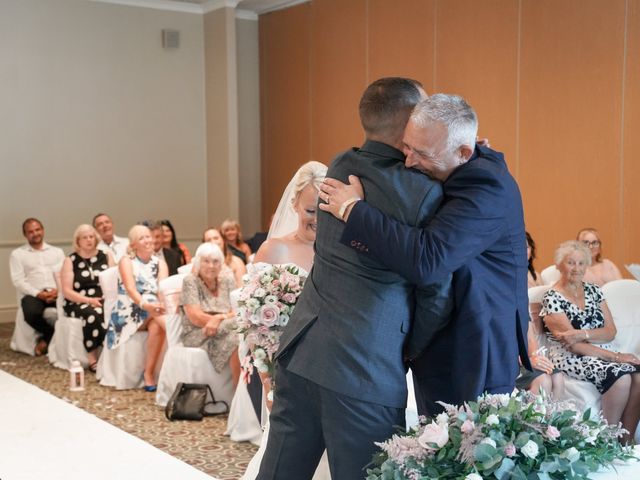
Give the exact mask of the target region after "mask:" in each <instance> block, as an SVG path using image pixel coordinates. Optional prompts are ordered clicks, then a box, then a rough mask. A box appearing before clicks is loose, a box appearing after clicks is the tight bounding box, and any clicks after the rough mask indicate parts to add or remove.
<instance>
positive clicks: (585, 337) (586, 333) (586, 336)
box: [584, 330, 589, 342]
mask: <svg viewBox="0 0 640 480" xmlns="http://www.w3.org/2000/svg"><path fill="white" fill-rule="evenodd" d="M584 339H585V340H586V341H587V342H588V341H589V330H584Z"/></svg>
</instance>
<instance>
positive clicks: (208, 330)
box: [180, 243, 240, 386]
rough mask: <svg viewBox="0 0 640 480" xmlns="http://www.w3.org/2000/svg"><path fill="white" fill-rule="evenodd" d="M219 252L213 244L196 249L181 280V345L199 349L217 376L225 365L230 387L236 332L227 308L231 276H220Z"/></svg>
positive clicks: (235, 374)
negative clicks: (229, 372)
mask: <svg viewBox="0 0 640 480" xmlns="http://www.w3.org/2000/svg"><path fill="white" fill-rule="evenodd" d="M223 265H224V257H223V255H222V250H220V248H219V247H218V246H217V245H214V244H213V243H203V244H202V245H200V246H199V247H198V250H196V256H195V258H194V259H193V270H192V272H191V273H190V274H188V275H187V276H186V277H185V278H184V282H183V283H182V293H181V296H180V305H181V306H182V343H183V345H184V346H185V347H198V348H202V349H203V350H204V351H205V352H207V355H209V359H210V360H211V363H212V364H213V367H214V368H215V369H216V372H218V373H220V372H222V370H223V369H224V367H225V366H226V365H227V364H229V366H230V367H231V378H232V380H233V382H234V386H235V384H236V383H237V381H238V378H239V376H240V360H239V358H238V352H237V350H238V332H236V321H235V314H234V313H233V311H232V309H231V298H230V293H231V290H233V289H235V288H236V285H235V282H234V280H233V277H231V276H230V275H223V274H221V272H222V267H223Z"/></svg>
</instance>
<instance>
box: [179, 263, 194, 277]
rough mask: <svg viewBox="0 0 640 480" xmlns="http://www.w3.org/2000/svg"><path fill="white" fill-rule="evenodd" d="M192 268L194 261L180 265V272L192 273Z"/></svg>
mask: <svg viewBox="0 0 640 480" xmlns="http://www.w3.org/2000/svg"><path fill="white" fill-rule="evenodd" d="M191 268H193V263H187V264H186V265H182V266H180V267H178V273H184V274H187V273H191Z"/></svg>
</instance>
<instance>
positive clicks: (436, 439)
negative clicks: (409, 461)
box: [418, 422, 449, 450]
mask: <svg viewBox="0 0 640 480" xmlns="http://www.w3.org/2000/svg"><path fill="white" fill-rule="evenodd" d="M448 441H449V428H448V427H447V425H438V424H437V423H436V422H432V423H430V424H429V425H427V426H425V427H424V431H423V432H422V435H420V437H419V438H418V443H419V444H420V445H421V446H422V447H423V448H426V449H427V450H433V447H432V446H430V445H429V444H432V443H435V444H436V445H437V446H438V448H442V447H444V446H445V445H446V443H447V442H448Z"/></svg>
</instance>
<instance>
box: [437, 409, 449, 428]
mask: <svg viewBox="0 0 640 480" xmlns="http://www.w3.org/2000/svg"><path fill="white" fill-rule="evenodd" d="M436 423H438V424H439V425H446V424H447V423H449V415H447V414H446V413H444V412H442V413H441V414H439V415H438V416H437V417H436Z"/></svg>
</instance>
